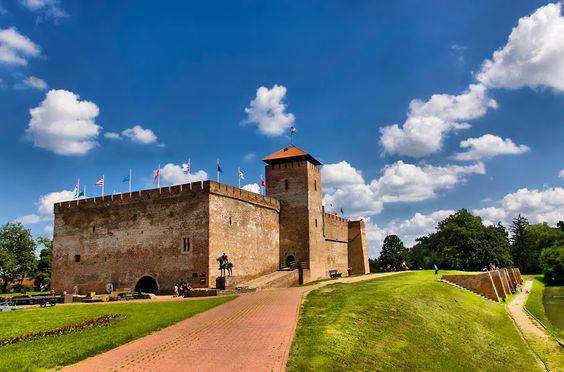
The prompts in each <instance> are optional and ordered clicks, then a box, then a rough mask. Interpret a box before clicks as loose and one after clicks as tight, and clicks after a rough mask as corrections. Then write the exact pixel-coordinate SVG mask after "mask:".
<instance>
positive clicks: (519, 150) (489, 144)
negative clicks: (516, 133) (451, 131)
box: [455, 134, 531, 160]
mask: <svg viewBox="0 0 564 372" xmlns="http://www.w3.org/2000/svg"><path fill="white" fill-rule="evenodd" d="M460 147H462V148H466V149H468V151H466V152H459V153H457V154H455V159H457V160H486V159H490V158H492V157H494V156H496V155H505V154H514V155H517V154H523V153H525V152H528V151H530V150H531V149H530V148H529V147H528V146H526V145H516V144H515V143H513V141H512V140H511V139H509V138H506V139H503V138H501V137H498V136H494V135H492V134H484V135H483V136H481V137H479V138H468V139H466V140H464V141H462V142H460Z"/></svg>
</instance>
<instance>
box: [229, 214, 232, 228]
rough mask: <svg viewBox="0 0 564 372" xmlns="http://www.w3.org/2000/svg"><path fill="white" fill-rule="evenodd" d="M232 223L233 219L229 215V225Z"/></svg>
mask: <svg viewBox="0 0 564 372" xmlns="http://www.w3.org/2000/svg"><path fill="white" fill-rule="evenodd" d="M232 224H233V221H232V220H231V216H229V226H231V225H232Z"/></svg>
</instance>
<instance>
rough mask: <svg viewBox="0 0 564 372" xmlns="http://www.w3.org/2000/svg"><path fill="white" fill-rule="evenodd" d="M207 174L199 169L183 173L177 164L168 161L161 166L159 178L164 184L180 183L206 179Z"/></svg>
mask: <svg viewBox="0 0 564 372" xmlns="http://www.w3.org/2000/svg"><path fill="white" fill-rule="evenodd" d="M207 179H208V174H207V173H206V172H205V171H203V170H199V171H197V172H194V173H191V174H185V173H184V172H183V171H182V167H181V166H180V165H178V164H173V163H168V164H166V165H165V166H164V167H162V168H161V180H162V182H163V183H165V184H170V185H180V184H183V183H188V182H198V181H206V180H207Z"/></svg>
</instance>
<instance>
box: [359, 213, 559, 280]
mask: <svg viewBox="0 0 564 372" xmlns="http://www.w3.org/2000/svg"><path fill="white" fill-rule="evenodd" d="M435 265H436V266H437V267H439V268H441V269H447V270H464V271H482V270H484V269H486V268H488V267H491V265H495V266H496V267H518V268H519V269H520V270H521V272H522V273H523V274H537V273H541V272H542V273H544V276H545V282H546V283H547V284H549V285H563V284H564V278H563V276H564V222H562V221H560V222H558V224H557V226H556V227H550V226H549V225H548V224H546V223H540V224H530V223H529V222H528V220H527V218H526V217H524V216H521V215H519V216H518V217H516V218H515V219H514V220H513V221H512V224H511V226H510V227H509V231H508V230H507V229H506V228H505V226H503V225H502V224H501V223H498V224H497V225H491V226H484V224H483V222H482V219H481V218H480V217H479V216H475V215H473V214H472V213H470V212H469V211H468V210H466V209H461V210H459V211H458V212H456V213H454V214H451V215H450V216H448V217H447V218H445V219H444V220H442V221H440V222H439V223H438V224H437V228H436V231H435V232H433V233H430V234H428V235H425V236H422V237H419V238H417V239H416V244H415V245H414V246H413V247H412V248H406V247H405V246H404V244H403V242H402V241H401V239H400V238H399V237H398V236H397V235H388V236H386V238H385V239H384V244H383V246H382V250H381V252H380V255H379V257H378V258H377V259H370V269H371V271H374V272H377V271H397V270H403V269H405V267H409V268H411V269H432V268H434V266H435Z"/></svg>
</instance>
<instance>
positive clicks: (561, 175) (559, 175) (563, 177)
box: [558, 169, 564, 179]
mask: <svg viewBox="0 0 564 372" xmlns="http://www.w3.org/2000/svg"><path fill="white" fill-rule="evenodd" d="M558 177H559V178H562V179H564V169H562V170H561V171H560V172H558Z"/></svg>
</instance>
